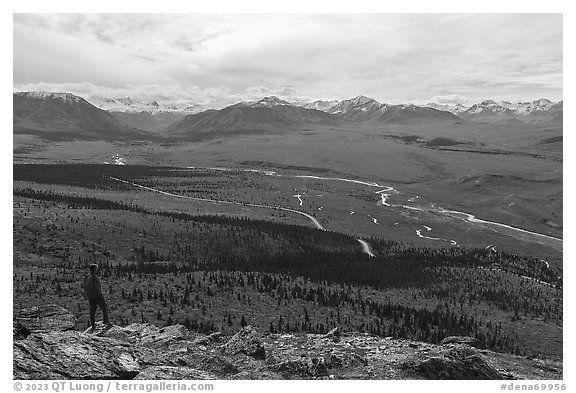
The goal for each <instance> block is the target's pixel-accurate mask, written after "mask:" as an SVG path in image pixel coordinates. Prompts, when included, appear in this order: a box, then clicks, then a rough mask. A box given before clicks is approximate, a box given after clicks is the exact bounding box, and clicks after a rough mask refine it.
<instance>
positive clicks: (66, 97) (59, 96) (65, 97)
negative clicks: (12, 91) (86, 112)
mask: <svg viewBox="0 0 576 393" xmlns="http://www.w3.org/2000/svg"><path fill="white" fill-rule="evenodd" d="M16 94H17V95H19V96H22V97H27V98H32V99H36V100H47V99H56V100H60V101H64V102H83V101H84V99H83V98H82V97H78V96H76V95H74V94H71V93H54V92H49V91H26V92H19V93H16Z"/></svg>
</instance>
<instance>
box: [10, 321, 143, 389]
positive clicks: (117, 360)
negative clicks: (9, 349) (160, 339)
mask: <svg viewBox="0 0 576 393" xmlns="http://www.w3.org/2000/svg"><path fill="white" fill-rule="evenodd" d="M153 355H154V354H153V352H152V350H150V349H148V348H145V347H141V346H134V345H132V344H130V343H127V342H122V341H119V340H115V339H111V338H108V337H101V336H96V335H90V334H85V333H80V332H77V331H65V332H58V331H56V332H50V333H32V334H30V335H29V336H28V337H27V338H26V339H24V340H17V341H14V348H13V368H14V378H16V379H118V378H120V379H131V378H134V377H135V376H136V375H138V373H139V372H140V371H141V370H142V369H143V368H144V367H146V366H147V365H150V363H151V362H153V359H154V356H153ZM146 359H148V360H146Z"/></svg>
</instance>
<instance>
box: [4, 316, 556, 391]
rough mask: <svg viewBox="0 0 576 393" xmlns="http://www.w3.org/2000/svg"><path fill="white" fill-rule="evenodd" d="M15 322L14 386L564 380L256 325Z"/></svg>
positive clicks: (492, 357)
mask: <svg viewBox="0 0 576 393" xmlns="http://www.w3.org/2000/svg"><path fill="white" fill-rule="evenodd" d="M35 313H36V314H35ZM18 315H24V316H25V319H23V324H21V323H20V319H18V321H14V341H13V370H14V371H13V375H14V378H15V379H42V380H45V379H146V380H152V379H194V380H198V379H508V378H519V379H548V380H550V379H561V378H562V363H561V362H553V361H547V360H538V359H527V358H524V357H520V356H513V355H509V354H499V353H494V352H491V351H487V350H480V349H476V348H473V347H471V346H470V345H468V343H469V342H471V341H470V340H468V339H462V338H450V339H449V340H448V339H447V340H446V341H445V342H444V344H443V345H434V344H429V343H423V342H414V341H408V340H396V339H391V338H382V337H377V336H372V335H369V334H365V333H339V332H338V331H337V330H336V331H332V332H330V333H329V334H326V335H319V334H270V333H266V334H261V333H259V332H258V330H257V329H256V328H254V327H253V326H245V327H244V328H242V329H241V330H240V331H239V332H238V333H236V334H235V335H234V336H232V337H225V336H223V335H222V334H221V333H220V332H217V333H213V334H211V335H203V334H198V333H193V332H189V331H188V330H187V329H186V328H185V327H184V326H181V325H173V326H166V327H163V328H160V327H157V326H154V325H151V324H147V323H145V324H141V323H135V324H132V325H129V326H125V327H120V326H105V325H103V324H101V323H99V324H97V326H96V329H94V330H91V329H90V330H87V331H85V332H80V331H76V330H69V329H68V328H69V327H70V326H72V321H73V319H72V318H71V314H70V313H68V312H67V311H66V310H64V309H58V308H56V307H51V308H49V310H39V309H34V310H31V309H28V310H27V311H26V312H22V313H18ZM59 318H61V320H59ZM48 327H54V330H52V331H47V329H48ZM454 342H456V343H454ZM463 343H464V344H463Z"/></svg>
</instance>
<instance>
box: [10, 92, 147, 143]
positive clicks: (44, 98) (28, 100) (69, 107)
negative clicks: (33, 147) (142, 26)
mask: <svg viewBox="0 0 576 393" xmlns="http://www.w3.org/2000/svg"><path fill="white" fill-rule="evenodd" d="M12 97H13V127H14V129H13V133H14V134H29V135H37V136H40V137H42V138H44V139H47V140H129V139H132V140H141V139H153V136H152V135H151V134H149V133H147V132H144V131H141V130H138V129H136V128H132V127H129V126H126V125H123V124H121V123H120V122H119V121H118V120H117V119H116V118H115V117H114V116H112V115H111V114H110V113H108V112H106V111H103V110H101V109H98V108H96V107H95V106H94V105H92V104H90V103H89V102H88V101H86V100H84V99H83V98H81V97H78V96H75V95H73V94H69V93H46V92H23V93H14V94H13V96H12Z"/></svg>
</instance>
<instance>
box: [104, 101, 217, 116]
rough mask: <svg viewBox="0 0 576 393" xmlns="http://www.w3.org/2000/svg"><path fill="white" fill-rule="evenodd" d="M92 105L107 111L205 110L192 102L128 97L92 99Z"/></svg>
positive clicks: (193, 111) (189, 111) (191, 111)
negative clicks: (161, 101) (141, 99)
mask: <svg viewBox="0 0 576 393" xmlns="http://www.w3.org/2000/svg"><path fill="white" fill-rule="evenodd" d="M93 101H94V102H93V105H94V106H96V107H98V108H100V109H102V110H105V111H108V112H148V113H151V114H157V113H166V112H178V113H179V112H182V113H185V114H191V113H198V112H202V111H205V110H206V109H207V108H205V107H204V106H202V105H199V104H196V103H193V102H173V103H159V102H158V101H150V102H144V101H135V100H132V99H131V98H130V97H122V98H114V99H103V100H93Z"/></svg>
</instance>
